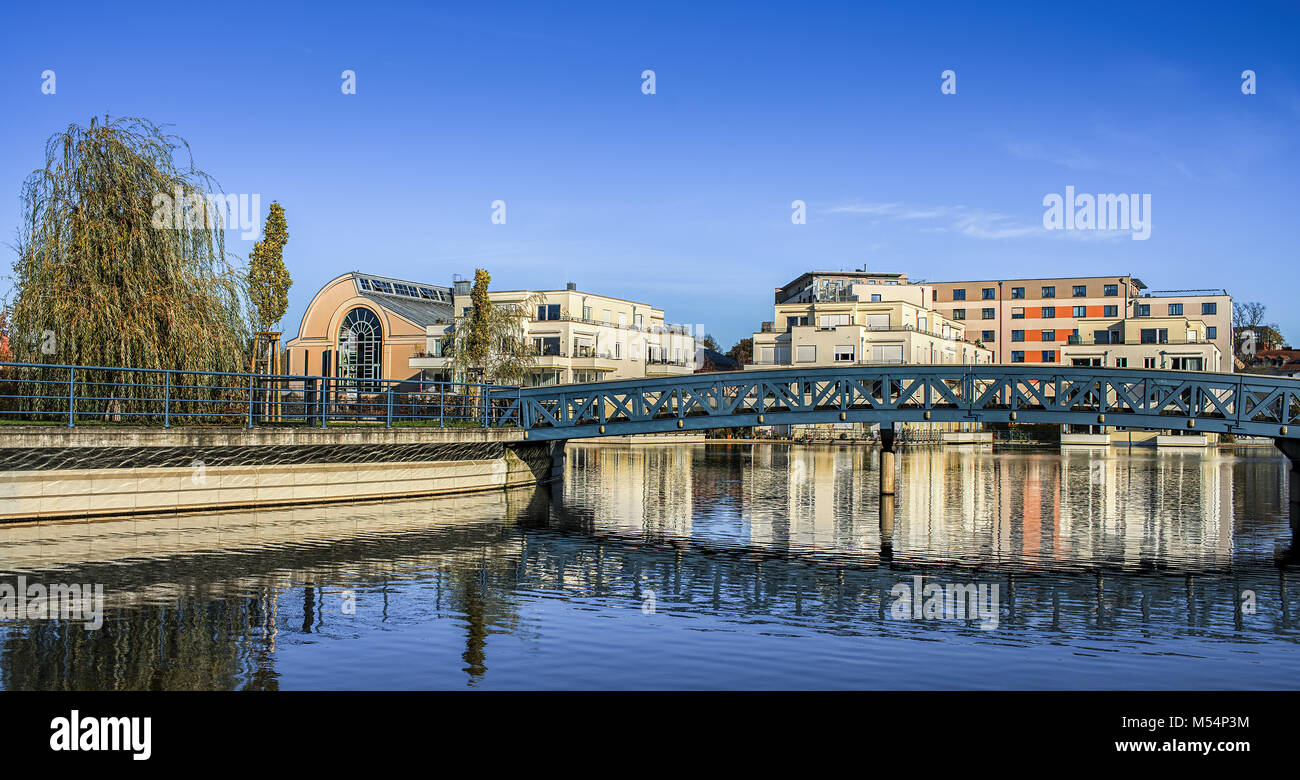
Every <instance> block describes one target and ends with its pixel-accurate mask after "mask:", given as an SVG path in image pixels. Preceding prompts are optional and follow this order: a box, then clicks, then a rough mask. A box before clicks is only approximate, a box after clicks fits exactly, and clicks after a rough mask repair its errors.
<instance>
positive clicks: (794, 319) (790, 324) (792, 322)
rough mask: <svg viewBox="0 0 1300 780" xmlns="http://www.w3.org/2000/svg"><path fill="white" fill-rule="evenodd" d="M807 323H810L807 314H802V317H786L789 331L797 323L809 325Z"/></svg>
mask: <svg viewBox="0 0 1300 780" xmlns="http://www.w3.org/2000/svg"><path fill="white" fill-rule="evenodd" d="M807 324H808V317H807V315H804V316H800V317H786V318H785V329H786V330H787V331H789V330H790V329H792V328H794V327H795V326H796V325H807Z"/></svg>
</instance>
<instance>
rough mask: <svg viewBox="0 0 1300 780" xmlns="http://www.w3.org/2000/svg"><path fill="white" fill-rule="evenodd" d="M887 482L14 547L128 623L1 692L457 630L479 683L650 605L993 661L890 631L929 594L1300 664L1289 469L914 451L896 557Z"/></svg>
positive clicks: (937, 632)
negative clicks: (993, 599) (885, 510)
mask: <svg viewBox="0 0 1300 780" xmlns="http://www.w3.org/2000/svg"><path fill="white" fill-rule="evenodd" d="M872 461H873V454H872V452H871V451H870V450H867V449H852V448H823V449H812V448H807V449H790V448H774V447H770V446H755V447H752V448H751V447H743V448H738V447H723V446H703V445H701V446H697V447H690V448H687V447H671V448H652V447H645V448H633V447H609V446H600V447H575V448H573V450H572V451H571V453H570V458H569V463H568V469H569V471H570V473H569V474H567V475H566V480H565V482H564V486H565V487H564V488H563V489H564V491H565V492H564V493H563V494H560V493H558V492H557V493H552V492H550V491H549V490H547V489H545V488H543V489H539V490H536V491H523V492H510V493H498V494H486V495H479V496H468V497H460V498H455V499H432V500H421V501H405V502H395V503H391V504H376V505H359V506H350V507H317V508H298V509H292V510H283V511H276V512H257V513H246V514H240V513H231V514H226V515H223V516H222V517H221V518H220V528H219V530H207V531H205V530H201V529H203V528H204V527H210V526H211V525H212V522H211V520H212V519H211V518H167V519H156V520H135V521H123V522H108V523H95V524H86V525H50V526H31V527H27V528H21V529H19V528H13V529H4V530H3V531H0V533H2V534H3V545H0V550H2V551H3V553H2V554H3V558H2V559H0V561H3V566H4V569H5V570H6V571H8V572H10V573H11V574H16V573H19V572H21V573H25V574H26V575H27V576H28V578H29V579H34V578H39V579H42V580H45V581H57V582H103V583H105V585H106V591H107V595H108V600H109V601H108V608H109V609H108V611H109V614H108V616H107V620H106V623H105V627H104V630H102V631H100V632H93V633H88V632H85V631H84V630H82V628H81V626H80V624H79V623H67V622H59V621H51V622H33V623H26V624H21V625H16V626H15V625H8V626H3V627H0V673H2V675H0V682H2V683H3V686H4V687H5V688H6V689H21V688H52V687H58V688H71V689H95V688H121V689H126V688H274V687H277V686H278V685H280V682H281V674H282V672H281V670H280V669H279V662H280V659H281V658H282V657H283V656H282V653H283V649H284V648H285V646H286V645H290V646H292V645H300V644H303V643H307V642H329V641H338V640H347V639H355V638H358V637H362V636H366V635H369V634H371V633H372V632H375V631H384V630H409V631H418V630H422V627H427V626H429V625H432V624H435V623H438V622H440V621H442V622H447V623H449V624H452V625H454V626H456V627H457V628H456V630H457V631H458V632H459V634H460V637H461V646H460V649H459V651H458V655H459V657H458V658H456V659H454V661H453V660H452V659H450V658H443V659H441V660H439V661H438V662H439V663H443V664H446V663H453V662H454V663H456V664H458V667H457V668H459V669H461V670H462V672H463V675H464V679H465V680H466V681H468V682H469V683H470V684H475V683H476V682H477V681H480V680H483V679H484V678H485V677H486V676H487V675H489V674H490V673H491V668H492V665H493V664H492V660H491V658H492V654H491V652H490V648H491V645H492V638H493V637H494V636H505V635H509V636H517V637H525V638H530V640H536V639H538V638H539V637H543V636H544V635H545V634H546V632H547V631H548V630H550V625H549V624H548V623H547V622H546V621H545V620H543V619H541V618H540V617H539V613H538V610H539V605H540V604H543V603H554V601H553V600H554V599H556V598H560V599H563V600H565V601H566V602H569V603H571V604H575V605H578V606H580V607H582V608H588V609H598V610H619V609H623V610H627V612H624V613H622V614H638V613H639V611H640V610H641V609H642V608H643V607H644V606H645V605H646V603H647V599H648V598H649V594H650V593H653V594H654V596H653V601H654V603H655V605H656V606H655V609H656V610H657V611H658V613H661V614H667V615H679V616H687V617H691V616H695V617H708V618H709V619H711V620H712V621H714V622H716V623H720V624H722V625H728V624H733V625H736V626H743V625H750V624H753V623H754V622H755V621H758V622H761V623H767V624H771V625H770V629H771V630H772V631H777V632H788V633H795V634H798V633H805V632H814V633H834V634H838V635H850V636H852V635H861V636H884V637H891V636H893V637H910V638H927V637H928V638H934V639H945V638H946V639H954V640H959V641H980V638H981V637H985V638H988V637H990V635H989V634H988V633H987V632H984V631H981V630H980V629H979V628H978V627H977V626H976V625H975V624H974V621H963V620H956V621H952V620H946V621H899V620H895V619H893V618H891V616H890V614H889V612H890V609H889V608H890V603H891V596H890V588H891V587H893V586H894V585H895V584H897V583H898V582H900V581H907V580H909V579H910V578H911V577H913V576H914V575H918V574H919V575H922V576H924V577H926V578H928V579H930V580H933V581H939V582H986V583H995V584H998V585H999V587H1000V593H1001V603H1000V605H999V613H1000V620H999V627H998V629H997V630H996V631H995V632H994V634H993V635H991V636H993V637H996V639H997V641H1007V642H1013V643H1021V644H1025V645H1032V644H1035V643H1059V642H1065V643H1071V642H1085V641H1086V642H1092V643H1095V642H1108V641H1109V642H1113V643H1115V644H1117V645H1120V646H1128V645H1129V643H1131V642H1138V641H1139V640H1138V639H1137V638H1139V637H1146V638H1147V639H1150V638H1153V637H1162V636H1189V635H1195V636H1197V637H1199V638H1200V639H1202V640H1205V641H1225V642H1226V641H1232V642H1242V641H1247V642H1249V641H1257V640H1280V641H1284V642H1288V643H1294V642H1296V641H1297V639H1298V638H1300V625H1297V616H1296V608H1297V606H1300V605H1297V603H1296V598H1297V595H1298V594H1297V592H1296V587H1295V584H1294V583H1293V582H1291V581H1290V580H1289V575H1290V571H1289V570H1288V567H1289V562H1290V557H1289V556H1290V553H1289V548H1288V545H1289V543H1290V531H1289V529H1288V528H1287V525H1286V523H1287V521H1286V514H1285V512H1286V507H1287V503H1286V502H1287V498H1286V496H1285V495H1283V494H1281V492H1280V489H1279V488H1277V487H1276V485H1273V487H1272V488H1271V491H1272V492H1270V487H1269V485H1270V484H1272V483H1275V482H1276V479H1277V474H1278V472H1279V469H1280V468H1282V466H1280V465H1279V463H1278V462H1277V461H1275V460H1267V459H1258V460H1257V461H1251V460H1248V461H1233V460H1229V459H1215V458H1202V457H1183V456H1154V455H1153V456H1150V458H1149V459H1147V460H1142V459H1138V458H1134V459H1125V458H1116V459H1113V461H1112V460H1108V461H1106V463H1107V467H1106V468H1105V469H1103V470H1102V471H1100V472H1098V471H1097V470H1096V469H1094V468H1093V467H1091V466H1090V465H1089V461H1084V460H1075V459H1073V458H1071V457H1070V456H1042V457H1038V456H1029V457H1024V456H1023V455H1022V456H1019V457H1017V458H1015V459H1001V458H999V457H998V456H997V455H996V454H993V453H971V452H967V453H956V452H953V451H951V450H936V451H930V452H912V453H908V454H907V455H906V456H905V457H903V458H901V459H900V461H901V464H902V468H903V469H904V471H905V473H908V474H909V478H908V479H906V480H903V481H902V482H901V485H902V486H903V487H902V492H900V494H899V495H898V497H897V507H896V514H895V520H894V528H893V534H892V537H893V539H892V548H891V550H890V554H888V555H882V554H881V543H882V538H881V534H880V519H881V518H880V515H879V503H878V498H877V496H876V494H875V490H874V482H873V477H872V475H870V474H869V473H864V472H869V471H870V469H871V468H872ZM597 473H599V478H597ZM1003 485H1009V487H1003ZM1156 490H1164V491H1166V492H1165V493H1164V494H1161V493H1158V492H1156ZM1180 495H1181V496H1183V497H1184V500H1183V501H1181V502H1180V500H1179V499H1178V496H1180ZM1246 517H1249V518H1251V522H1249V523H1247V522H1245V521H1244V520H1243V519H1242V518H1246ZM205 521H206V522H205ZM6 576H9V575H6ZM349 591H350V592H352V593H353V594H355V612H354V613H348V612H347V611H346V610H345V608H344V603H345V594H346V593H347V592H349ZM1247 591H1250V592H1253V594H1254V603H1255V604H1257V611H1256V612H1255V613H1254V614H1251V613H1249V612H1243V609H1242V604H1243V593H1245V592H1247ZM1141 641H1145V640H1141ZM430 652H434V650H433V649H432V648H431V650H430ZM411 685H412V686H414V687H419V685H420V682H419V680H418V679H413V680H412V682H411Z"/></svg>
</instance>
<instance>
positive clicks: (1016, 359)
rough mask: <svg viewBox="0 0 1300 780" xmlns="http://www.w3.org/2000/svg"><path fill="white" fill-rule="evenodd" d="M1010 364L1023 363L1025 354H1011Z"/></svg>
mask: <svg viewBox="0 0 1300 780" xmlns="http://www.w3.org/2000/svg"><path fill="white" fill-rule="evenodd" d="M1011 362H1012V363H1023V362H1025V353H1023V352H1012V353H1011Z"/></svg>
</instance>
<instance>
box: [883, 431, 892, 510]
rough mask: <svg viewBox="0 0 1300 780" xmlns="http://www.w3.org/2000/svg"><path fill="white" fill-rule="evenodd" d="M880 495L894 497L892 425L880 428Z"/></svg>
mask: <svg viewBox="0 0 1300 780" xmlns="http://www.w3.org/2000/svg"><path fill="white" fill-rule="evenodd" d="M880 495H882V496H892V495H894V425H893V423H887V424H885V425H881V426H880Z"/></svg>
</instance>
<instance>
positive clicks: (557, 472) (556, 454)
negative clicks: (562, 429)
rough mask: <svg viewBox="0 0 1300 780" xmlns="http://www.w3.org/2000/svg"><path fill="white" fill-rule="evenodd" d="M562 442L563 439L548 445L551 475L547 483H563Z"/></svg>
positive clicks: (563, 456)
mask: <svg viewBox="0 0 1300 780" xmlns="http://www.w3.org/2000/svg"><path fill="white" fill-rule="evenodd" d="M564 442H565V440H564V439H556V440H554V441H552V442H551V443H550V453H551V475H550V479H548V480H547V481H548V482H563V481H564V458H565V455H564Z"/></svg>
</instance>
